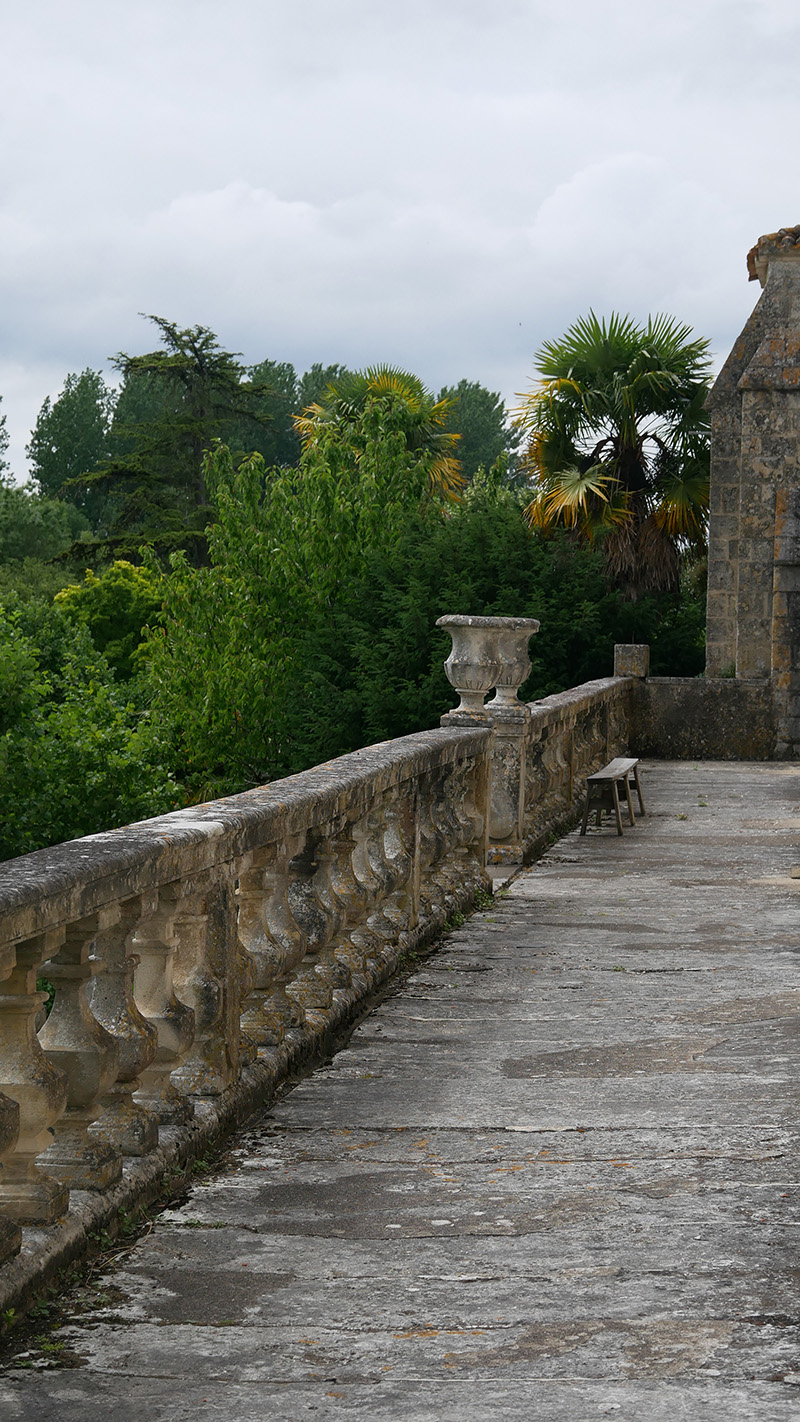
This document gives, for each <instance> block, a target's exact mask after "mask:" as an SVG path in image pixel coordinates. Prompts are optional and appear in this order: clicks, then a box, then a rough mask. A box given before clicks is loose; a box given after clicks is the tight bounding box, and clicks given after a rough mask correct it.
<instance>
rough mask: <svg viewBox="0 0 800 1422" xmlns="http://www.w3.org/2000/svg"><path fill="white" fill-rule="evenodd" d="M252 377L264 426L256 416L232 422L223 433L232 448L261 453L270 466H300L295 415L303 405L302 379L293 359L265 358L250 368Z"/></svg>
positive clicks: (254, 404) (249, 376)
mask: <svg viewBox="0 0 800 1422" xmlns="http://www.w3.org/2000/svg"><path fill="white" fill-rule="evenodd" d="M247 376H248V379H249V380H250V381H251V382H252V384H253V386H254V388H255V390H256V391H257V392H258V393H257V394H256V395H254V396H253V408H254V410H256V411H257V412H258V415H259V417H260V419H261V420H262V423H261V425H259V426H254V424H253V421H252V419H247V420H245V421H232V422H231V423H230V424H229V425H228V426H227V428H225V429H224V430H223V432H222V438H223V441H224V443H225V444H227V445H229V447H230V448H231V449H232V450H239V451H244V452H245V453H247V454H260V455H261V457H262V458H263V460H264V463H265V465H266V466H267V467H268V468H273V467H276V468H277V467H286V466H289V465H294V466H296V465H297V464H299V463H300V439H299V436H298V434H297V431H296V429H295V427H294V416H295V415H296V414H297V412H298V410H299V408H300V396H299V382H298V379H297V372H296V371H295V368H294V366H293V365H292V363H291V361H277V360H262V361H260V362H259V363H258V365H251V366H249V368H248V370H247Z"/></svg>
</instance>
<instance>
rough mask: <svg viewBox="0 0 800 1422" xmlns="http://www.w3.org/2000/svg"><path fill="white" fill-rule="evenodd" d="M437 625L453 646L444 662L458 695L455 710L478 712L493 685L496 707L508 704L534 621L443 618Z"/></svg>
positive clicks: (525, 664)
mask: <svg viewBox="0 0 800 1422" xmlns="http://www.w3.org/2000/svg"><path fill="white" fill-rule="evenodd" d="M436 626H437V627H446V628H447V631H448V632H449V633H450V636H451V637H452V639H453V647H452V651H451V652H450V655H449V657H448V658H447V661H446V662H445V664H444V669H445V672H446V673H447V679H448V681H449V682H450V685H451V686H452V687H453V688H454V689H455V690H456V691H457V692H458V694H459V696H460V698H461V701H460V704H459V706H458V708H457V709H458V710H459V711H466V712H470V713H471V714H473V715H474V714H475V713H476V712H477V713H480V712H482V711H483V709H484V705H483V703H484V699H485V697H486V696H487V695H488V693H489V692H490V691H491V690H492V688H493V687H497V695H496V696H495V697H494V698H493V701H492V703H491V704H492V705H494V704H495V702H497V703H498V705H501V706H502V705H506V706H508V705H513V703H514V702H516V700H517V691H518V690H519V688H520V687H521V685H522V683H523V681H524V680H525V678H526V676H527V675H528V672H529V671H530V669H531V664H530V662H529V660H528V641H529V639H530V637H531V636H532V634H533V633H534V632H538V630H539V623H538V622H537V621H536V620H535V618H533V617H468V616H466V615H463V616H462V615H459V614H448V615H447V616H446V617H439V618H437V621H436Z"/></svg>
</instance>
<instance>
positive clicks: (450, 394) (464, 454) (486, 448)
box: [439, 380, 520, 481]
mask: <svg viewBox="0 0 800 1422" xmlns="http://www.w3.org/2000/svg"><path fill="white" fill-rule="evenodd" d="M439 400H440V401H441V402H446V403H447V404H448V405H449V407H450V408H449V411H448V415H447V428H448V429H449V430H452V431H453V432H454V433H455V434H457V435H458V445H457V453H458V459H459V463H460V465H461V473H462V474H463V476H464V478H465V479H466V480H467V481H469V480H471V479H473V478H474V477H475V474H476V473H477V471H478V470H479V469H491V467H492V465H493V464H494V463H495V462H496V461H497V460H498V459H504V458H505V459H506V460H513V459H514V456H515V454H516V451H517V447H518V445H519V442H520V430H519V428H518V427H517V426H512V425H510V424H509V421H508V418H507V414H506V407H505V404H504V402H503V398H502V396H501V395H498V394H495V393H493V392H492V391H491V390H487V389H486V386H485V385H481V384H480V383H479V382H478V381H476V380H459V382H458V384H457V385H446V386H444V387H443V389H442V390H440V391H439Z"/></svg>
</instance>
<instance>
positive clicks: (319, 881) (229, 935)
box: [0, 727, 491, 1307]
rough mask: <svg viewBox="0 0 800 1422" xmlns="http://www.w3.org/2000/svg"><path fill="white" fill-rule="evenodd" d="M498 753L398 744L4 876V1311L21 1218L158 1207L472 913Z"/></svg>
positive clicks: (0, 875) (443, 742)
mask: <svg viewBox="0 0 800 1422" xmlns="http://www.w3.org/2000/svg"><path fill="white" fill-rule="evenodd" d="M490 742H491V735H490V731H489V729H488V728H486V727H474V728H473V727H451V728H449V729H442V730H434V731H427V732H423V733H421V734H419V735H414V736H406V737H403V738H401V739H399V740H396V741H387V742H384V743H382V744H380V745H376V746H370V747H369V748H367V749H365V750H361V751H356V752H354V753H353V754H351V755H347V756H343V757H341V758H340V759H338V760H334V761H330V762H328V763H327V764H326V765H322V766H317V767H315V768H314V769H313V770H309V771H306V772H304V773H303V774H300V775H295V776H292V777H290V778H288V779H285V780H282V781H278V782H274V783H272V784H270V785H267V786H265V787H262V788H260V789H256V790H251V791H248V792H246V793H244V794H242V795H236V796H231V797H229V798H227V799H222V800H217V801H214V802H212V803H210V804H206V805H202V806H197V807H192V808H190V809H186V810H181V811H178V812H176V813H174V814H170V815H165V816H162V817H159V818H157V819H153V820H148V821H144V822H142V823H140V824H135V825H128V826H126V827H124V828H123V829H118V830H111V831H109V832H107V833H104V834H97V835H90V836H88V837H87V838H85V839H78V840H73V841H71V842H70V843H67V844H63V845H59V846H56V847H55V848H53V849H46V850H39V851H37V852H36V853H34V854H28V855H25V856H23V857H22V858H20V859H16V860H12V861H9V862H8V863H7V864H5V865H0V1161H1V1162H2V1164H1V1165H0V1262H2V1261H3V1259H5V1260H6V1261H7V1263H6V1268H5V1270H4V1275H5V1276H6V1278H10V1279H11V1284H12V1285H15V1288H16V1293H15V1292H14V1288H12V1289H11V1292H10V1293H9V1292H8V1291H7V1292H6V1294H4V1293H3V1289H2V1287H0V1307H2V1306H3V1304H4V1302H6V1301H7V1299H8V1298H10V1297H19V1296H20V1288H21V1287H22V1286H23V1285H24V1283H25V1277H27V1276H26V1275H25V1269H26V1268H28V1274H29V1275H32V1270H33V1265H32V1264H30V1261H28V1265H25V1253H24V1250H23V1254H22V1255H20V1257H19V1259H15V1258H14V1256H15V1254H16V1253H17V1252H18V1250H19V1247H20V1226H21V1225H22V1226H32V1227H39V1228H34V1229H33V1230H32V1234H33V1235H34V1236H36V1237H37V1238H39V1237H40V1236H41V1233H42V1231H41V1227H42V1226H52V1227H54V1228H56V1230H57V1229H58V1228H59V1226H57V1225H55V1222H57V1221H59V1220H61V1219H62V1217H63V1216H64V1215H65V1212H66V1211H67V1210H68V1207H69V1205H70V1192H75V1191H91V1192H92V1195H91V1196H90V1197H89V1196H78V1197H77V1198H78V1199H80V1200H82V1201H84V1202H85V1200H87V1199H90V1200H91V1201H92V1202H93V1204H92V1208H91V1209H89V1210H88V1216H91V1217H92V1218H93V1220H94V1226H95V1227H97V1224H98V1221H99V1222H100V1223H102V1221H103V1219H104V1218H105V1217H104V1215H103V1209H104V1208H106V1207H105V1206H104V1205H103V1201H106V1202H107V1213H108V1212H110V1213H111V1214H113V1213H115V1212H116V1211H117V1210H119V1209H121V1208H127V1207H128V1205H129V1203H130V1201H131V1200H132V1199H134V1198H135V1196H136V1191H137V1188H138V1191H139V1196H141V1193H142V1188H143V1183H142V1182H143V1181H144V1180H145V1179H146V1180H147V1182H148V1187H147V1188H148V1189H149V1190H150V1194H151V1196H152V1195H153V1194H155V1193H157V1190H156V1187H155V1186H154V1184H153V1181H154V1180H156V1177H157V1176H158V1172H159V1170H161V1171H162V1173H163V1169H164V1168H165V1163H166V1164H168V1163H169V1162H168V1156H169V1152H170V1151H171V1152H172V1154H171V1157H170V1158H171V1159H172V1160H175V1159H178V1160H180V1159H181V1158H182V1157H181V1151H183V1152H184V1158H185V1157H186V1155H187V1153H188V1154H189V1155H190V1154H191V1150H192V1148H193V1147H192V1142H194V1148H196V1149H199V1151H200V1153H202V1148H203V1141H202V1139H200V1138H201V1137H202V1136H203V1133H204V1132H205V1137H207V1136H208V1135H209V1133H211V1134H212V1135H213V1133H214V1131H216V1132H217V1134H219V1132H220V1130H221V1129H223V1128H225V1127H226V1125H229V1124H230V1123H231V1121H233V1120H235V1119H240V1118H241V1117H242V1116H243V1115H244V1114H245V1113H246V1111H247V1110H248V1109H249V1110H252V1109H254V1107H255V1106H256V1105H257V1104H258V1103H259V1101H261V1102H263V1100H264V1099H266V1098H267V1097H268V1095H269V1091H270V1089H271V1088H273V1087H274V1085H275V1084H276V1082H277V1081H278V1080H279V1079H280V1078H281V1077H282V1076H284V1075H285V1074H286V1072H287V1070H289V1069H290V1068H291V1067H292V1066H293V1065H296V1064H297V1063H298V1062H299V1061H300V1060H301V1059H302V1058H303V1056H304V1055H306V1054H309V1053H311V1052H312V1051H314V1050H318V1049H319V1048H320V1046H321V1045H322V1044H323V1043H324V1042H325V1041H326V1040H327V1038H328V1036H329V1035H330V1034H331V1033H333V1032H334V1031H335V1029H336V1028H337V1027H338V1026H340V1025H341V1024H342V1023H343V1022H345V1021H346V1020H348V1019H349V1018H352V1017H353V1015H354V1014H355V1013H356V1011H357V1010H358V1006H359V1004H360V1003H361V1002H362V1001H363V1000H365V999H366V998H367V997H368V995H369V994H370V993H371V992H372V991H373V990H374V989H375V987H376V986H377V985H378V984H379V983H380V982H381V981H383V980H384V979H385V978H387V977H388V976H389V975H390V974H391V972H392V971H393V970H394V968H395V967H396V966H397V962H398V959H399V957H400V956H401V955H402V954H403V953H407V952H409V951H412V950H413V949H414V948H415V947H417V946H420V945H422V944H423V943H424V942H425V941H426V940H430V939H432V938H433V937H434V936H435V935H436V933H437V931H439V930H440V929H441V927H442V925H443V924H444V923H445V921H446V920H447V919H448V918H449V917H451V916H452V915H453V913H455V912H457V911H458V910H460V909H464V908H467V907H468V906H469V904H470V903H471V902H474V899H475V897H476V895H477V894H478V892H479V891H480V890H481V889H482V888H483V887H484V886H485V885H486V884H487V883H488V879H487V875H486V869H485V863H486V850H487V835H488V819H489V792H490V756H491V746H490ZM37 983H39V984H40V985H41V986H40V987H39V988H37ZM43 987H47V989H48V990H47V991H43V990H42V988H43ZM50 994H52V1009H51V1011H50V1013H49V1015H48V1016H47V1017H46V1018H45V1016H44V1004H45V1001H46V1000H47V999H48V997H49V995H50ZM182 1143H183V1144H182ZM165 1150H166V1154H165ZM153 1161H156V1164H157V1166H158V1168H157V1169H156V1168H155V1166H154V1167H153V1169H149V1170H148V1168H147V1163H148V1162H150V1163H151V1164H152V1162H153ZM123 1165H124V1170H123ZM137 1172H138V1174H137ZM137 1180H138V1186H137ZM126 1191H127V1193H126ZM82 1208H83V1213H84V1217H88V1216H87V1209H86V1207H85V1203H84V1206H83V1207H82ZM70 1214H72V1211H71V1210H70ZM47 1233H48V1231H47V1229H45V1234H47ZM73 1235H74V1231H73ZM73 1253H74V1240H73ZM50 1257H51V1258H52V1260H54V1261H56V1262H58V1250H57V1249H56V1250H55V1251H54V1250H52V1249H51V1251H50ZM62 1262H63V1261H62ZM40 1275H41V1270H40ZM11 1276H14V1277H13V1278H11ZM24 1276H25V1277H24ZM40 1282H41V1278H40Z"/></svg>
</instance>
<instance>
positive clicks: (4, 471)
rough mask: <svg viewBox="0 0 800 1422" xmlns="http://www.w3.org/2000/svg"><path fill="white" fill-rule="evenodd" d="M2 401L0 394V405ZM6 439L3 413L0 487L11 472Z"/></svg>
mask: <svg viewBox="0 0 800 1422" xmlns="http://www.w3.org/2000/svg"><path fill="white" fill-rule="evenodd" d="M2 403H3V397H2V395H0V405H2ZM8 441H9V434H8V426H7V425H6V417H5V415H0V487H2V486H3V485H4V484H6V483H8V477H9V474H10V472H11V471H10V468H9V464H8V460H7V459H6V451H7V449H8Z"/></svg>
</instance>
